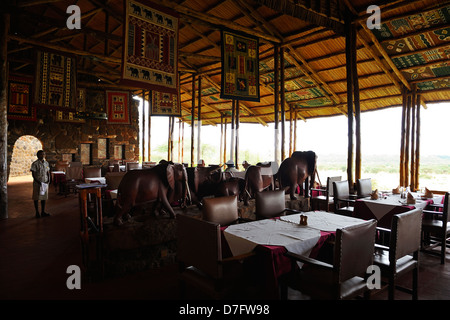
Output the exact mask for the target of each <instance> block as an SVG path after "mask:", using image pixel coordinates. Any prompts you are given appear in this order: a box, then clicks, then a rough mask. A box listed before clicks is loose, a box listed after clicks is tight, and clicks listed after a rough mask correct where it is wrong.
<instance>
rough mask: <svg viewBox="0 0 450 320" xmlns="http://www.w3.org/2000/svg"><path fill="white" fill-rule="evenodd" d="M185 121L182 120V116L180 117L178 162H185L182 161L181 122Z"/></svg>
mask: <svg viewBox="0 0 450 320" xmlns="http://www.w3.org/2000/svg"><path fill="white" fill-rule="evenodd" d="M182 123H183V121H182V120H181V118H179V119H178V148H177V150H178V157H177V162H178V163H183V162H182V161H181V124H182Z"/></svg>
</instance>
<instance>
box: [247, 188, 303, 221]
mask: <svg viewBox="0 0 450 320" xmlns="http://www.w3.org/2000/svg"><path fill="white" fill-rule="evenodd" d="M286 213H299V211H297V210H293V209H289V208H286V197H285V191H284V189H283V190H267V191H262V192H256V193H255V216H256V219H257V220H260V219H267V218H275V217H279V216H284V215H286Z"/></svg>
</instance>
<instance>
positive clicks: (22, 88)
mask: <svg viewBox="0 0 450 320" xmlns="http://www.w3.org/2000/svg"><path fill="white" fill-rule="evenodd" d="M32 84H33V79H32V78H25V77H15V76H10V77H9V82H8V119H16V120H29V121H36V108H35V107H32V106H31V103H30V98H31V88H32Z"/></svg>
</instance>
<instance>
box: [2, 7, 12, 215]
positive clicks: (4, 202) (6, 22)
mask: <svg viewBox="0 0 450 320" xmlns="http://www.w3.org/2000/svg"><path fill="white" fill-rule="evenodd" d="M0 17H1V18H2V19H1V20H0V219H7V218H8V188H7V184H8V119H7V105H6V104H7V98H6V97H7V94H8V91H7V90H8V89H7V87H8V80H7V79H8V54H7V46H8V40H7V39H8V32H9V30H8V29H9V19H10V16H9V14H6V13H1V14H0Z"/></svg>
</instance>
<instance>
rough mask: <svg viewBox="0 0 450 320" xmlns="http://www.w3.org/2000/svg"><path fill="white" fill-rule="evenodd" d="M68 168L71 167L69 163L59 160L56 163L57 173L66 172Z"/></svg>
mask: <svg viewBox="0 0 450 320" xmlns="http://www.w3.org/2000/svg"><path fill="white" fill-rule="evenodd" d="M68 167H69V161H63V160H59V161H56V164H55V171H64V172H66V171H67V168H68Z"/></svg>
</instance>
